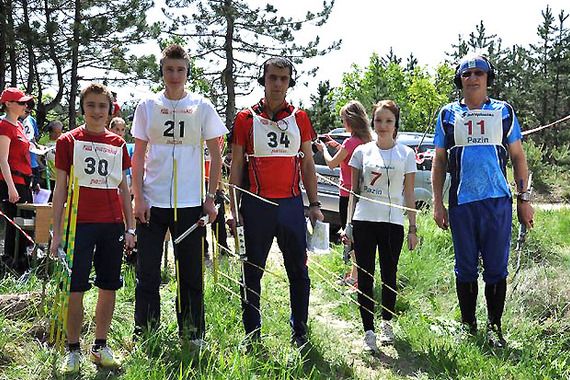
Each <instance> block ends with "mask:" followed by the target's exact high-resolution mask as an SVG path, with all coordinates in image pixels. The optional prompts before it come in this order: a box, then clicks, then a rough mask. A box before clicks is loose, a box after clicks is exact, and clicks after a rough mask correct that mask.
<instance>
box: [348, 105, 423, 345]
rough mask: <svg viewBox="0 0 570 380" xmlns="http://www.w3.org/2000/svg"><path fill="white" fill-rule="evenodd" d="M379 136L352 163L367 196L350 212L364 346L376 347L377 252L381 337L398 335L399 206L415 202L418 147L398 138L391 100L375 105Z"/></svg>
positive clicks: (412, 242) (412, 235)
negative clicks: (395, 328) (395, 327)
mask: <svg viewBox="0 0 570 380" xmlns="http://www.w3.org/2000/svg"><path fill="white" fill-rule="evenodd" d="M372 115H373V121H372V124H373V126H374V130H375V132H376V134H377V135H378V139H377V140H376V141H372V142H369V143H367V144H363V145H361V146H359V147H358V148H356V150H355V151H354V153H353V155H352V158H351V160H350V162H349V165H350V166H351V168H352V189H353V191H354V192H355V193H356V194H359V195H361V196H362V197H363V198H358V199H355V202H353V203H356V208H355V210H354V214H353V217H352V225H353V239H354V251H355V254H356V263H357V265H358V288H359V290H360V291H361V292H362V293H359V294H358V302H359V304H360V315H361V318H362V324H363V327H364V331H365V337H364V349H365V350H366V351H373V352H374V351H378V348H377V346H376V335H375V332H374V314H372V313H371V312H373V311H374V303H373V302H372V299H374V294H373V286H374V277H373V276H374V267H375V256H376V248H378V252H379V261H380V272H381V279H382V319H383V321H382V324H381V330H382V335H381V338H380V339H381V342H383V343H391V342H392V341H393V339H394V335H393V333H392V327H391V325H390V322H389V321H390V320H391V319H392V316H393V315H394V313H395V304H396V293H395V289H396V271H397V268H398V259H399V257H400V251H401V249H402V244H403V241H404V212H403V210H402V209H401V208H399V207H398V206H402V205H405V206H406V207H409V208H415V199H414V177H415V172H416V162H415V153H414V151H413V150H412V149H410V148H409V147H407V146H405V145H402V144H398V143H397V142H396V134H397V132H398V127H399V117H400V109H399V108H398V106H397V105H396V103H394V102H393V101H392V100H383V101H380V102H378V103H377V104H376V105H375V106H374V107H373V109H372ZM407 217H408V220H409V226H410V227H409V230H408V248H409V249H410V250H411V249H414V248H415V246H416V244H417V242H418V239H417V236H416V214H415V212H407Z"/></svg>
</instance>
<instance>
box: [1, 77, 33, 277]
mask: <svg viewBox="0 0 570 380" xmlns="http://www.w3.org/2000/svg"><path fill="white" fill-rule="evenodd" d="M32 99H33V97H32V96H30V95H26V94H24V93H23V92H22V91H20V90H18V89H17V88H14V87H9V88H6V89H5V90H4V91H2V95H1V96H0V103H1V104H2V109H3V111H4V112H5V113H6V115H5V117H4V118H3V119H2V120H1V121H0V197H2V198H1V199H2V209H3V210H4V213H5V214H6V215H7V216H8V217H9V218H10V219H14V217H15V216H16V203H25V202H31V201H32V192H31V189H30V181H31V178H32V167H31V163H30V149H29V148H30V143H29V141H28V139H27V138H26V135H25V134H24V126H23V125H22V123H21V122H20V121H18V118H19V117H21V116H23V115H24V113H25V111H26V104H27V102H29V101H30V100H32ZM23 216H25V215H23ZM19 235H20V233H19V232H17V230H16V228H15V227H14V226H13V225H11V224H10V223H6V233H5V237H4V255H3V256H2V261H3V262H4V264H5V265H6V266H8V268H11V269H14V270H16V271H17V272H24V271H25V270H26V269H28V267H29V263H28V261H27V259H26V256H25V251H26V247H27V245H26V243H24V239H22V241H21V244H20V245H19V249H18V252H17V254H16V252H15V249H16V247H15V242H16V239H19V238H20V237H19Z"/></svg>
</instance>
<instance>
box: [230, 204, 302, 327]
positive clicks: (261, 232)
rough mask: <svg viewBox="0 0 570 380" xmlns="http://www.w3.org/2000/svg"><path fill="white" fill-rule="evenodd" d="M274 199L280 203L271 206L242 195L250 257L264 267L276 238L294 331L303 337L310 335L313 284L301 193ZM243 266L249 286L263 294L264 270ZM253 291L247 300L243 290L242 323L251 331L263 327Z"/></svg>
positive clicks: (246, 246)
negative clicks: (310, 275)
mask: <svg viewBox="0 0 570 380" xmlns="http://www.w3.org/2000/svg"><path fill="white" fill-rule="evenodd" d="M272 201H274V202H276V203H278V204H279V206H278V207H276V206H273V205H270V204H268V203H265V202H263V201H261V200H259V199H257V198H254V197H251V196H249V195H247V194H245V195H244V196H243V198H242V204H241V214H242V216H243V219H244V220H243V221H244V230H245V248H246V253H247V258H248V261H249V262H251V263H252V264H255V265H257V266H260V267H262V268H265V263H266V261H267V255H268V254H269V250H270V248H271V244H272V242H273V238H274V237H277V243H278V245H279V248H280V249H281V252H282V253H283V261H284V264H285V270H286V271H287V277H288V278H289V296H290V301H291V319H290V323H291V328H292V333H293V335H294V336H299V337H301V336H304V335H306V334H307V319H308V313H309V290H310V285H311V283H310V280H309V271H308V268H307V242H306V236H305V217H304V214H303V201H302V199H301V197H300V196H299V197H294V198H284V199H272ZM244 268H245V283H246V286H247V288H248V289H250V290H252V291H253V292H256V293H257V294H260V293H261V277H262V276H263V271H262V270H261V269H259V268H256V267H255V266H252V265H249V264H247V263H246V264H245V267H244ZM252 291H248V293H247V302H245V301H244V299H243V294H244V293H243V292H244V289H243V288H242V289H241V292H242V309H243V324H244V327H245V332H246V333H248V334H249V333H251V332H253V331H255V330H257V329H260V328H261V315H260V313H259V296H258V295H257V294H254V293H253V292H252Z"/></svg>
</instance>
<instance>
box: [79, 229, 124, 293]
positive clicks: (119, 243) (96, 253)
mask: <svg viewBox="0 0 570 380" xmlns="http://www.w3.org/2000/svg"><path fill="white" fill-rule="evenodd" d="M124 233H125V226H124V224H123V223H78V224H77V229H76V230H75V252H74V254H73V266H72V274H71V291H72V292H85V291H87V290H89V289H91V284H90V283H89V275H90V274H91V266H95V281H94V285H95V286H96V287H98V288H99V289H104V290H117V289H120V288H121V287H122V286H123V280H122V279H121V262H122V258H123V245H124Z"/></svg>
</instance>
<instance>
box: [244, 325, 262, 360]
mask: <svg viewBox="0 0 570 380" xmlns="http://www.w3.org/2000/svg"><path fill="white" fill-rule="evenodd" d="M240 347H241V348H242V349H243V350H244V351H245V352H246V353H248V354H251V353H255V352H256V351H257V350H258V348H260V347H261V333H260V332H259V330H255V331H253V332H251V333H249V334H247V335H246V336H245V338H243V340H242V341H241V343H240Z"/></svg>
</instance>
